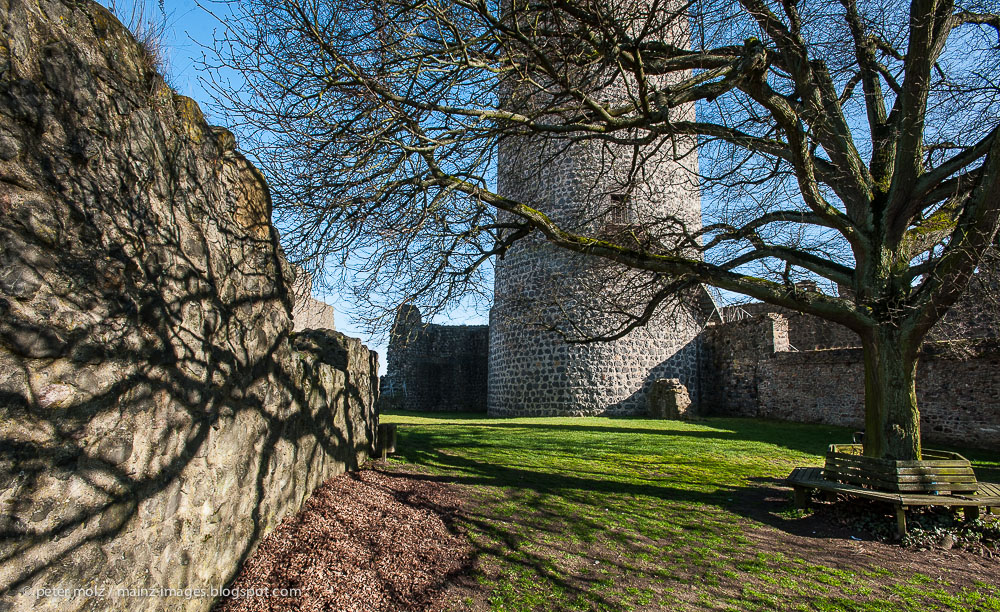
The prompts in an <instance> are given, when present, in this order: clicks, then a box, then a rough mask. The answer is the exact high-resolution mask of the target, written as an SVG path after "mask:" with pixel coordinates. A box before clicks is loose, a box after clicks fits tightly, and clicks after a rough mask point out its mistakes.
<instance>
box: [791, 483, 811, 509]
mask: <svg viewBox="0 0 1000 612" xmlns="http://www.w3.org/2000/svg"><path fill="white" fill-rule="evenodd" d="M794 490H795V508H796V509H798V510H805V509H806V508H807V507H808V506H809V489H807V488H805V487H794Z"/></svg>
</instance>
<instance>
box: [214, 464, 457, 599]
mask: <svg viewBox="0 0 1000 612" xmlns="http://www.w3.org/2000/svg"><path fill="white" fill-rule="evenodd" d="M459 504H460V502H459V498H458V496H457V495H456V494H455V492H454V490H453V489H451V488H450V487H448V486H445V485H442V484H440V483H436V482H433V481H427V480H422V479H419V478H414V477H412V475H407V474H388V473H385V472H381V471H377V470H371V469H365V470H361V471H360V472H356V473H349V474H342V475H341V476H337V477H336V478H332V479H330V480H328V481H327V482H325V483H324V484H323V485H322V486H320V487H319V488H317V489H316V490H315V491H314V492H313V494H312V496H311V497H310V498H309V499H308V500H307V501H306V503H305V505H304V506H303V507H302V510H301V511H299V512H298V513H297V514H295V515H293V516H289V517H286V518H285V519H284V520H283V521H282V522H281V524H280V525H279V526H278V527H277V528H276V529H275V530H274V531H273V532H272V533H271V534H270V535H269V536H268V537H267V538H265V539H264V541H263V542H261V545H260V546H259V547H258V549H257V550H256V551H255V552H254V553H253V554H252V555H250V557H249V558H248V559H247V560H246V562H245V563H244V564H243V567H242V569H241V570H240V572H239V574H238V575H237V577H236V580H235V581H234V582H233V583H232V584H231V585H230V586H229V589H230V590H235V591H237V592H239V593H241V594H243V596H241V597H228V598H226V599H222V600H221V601H219V603H218V604H217V605H216V606H215V608H214V611H215V612H262V611H267V612H278V611H282V612H283V611H292V610H296V611H299V610H301V611H314V610H315V611H319V610H324V611H326V610H336V611H338V612H340V611H344V612H348V611H357V612H375V611H382V610H386V611H388V610H393V611H396V610H433V609H436V608H437V607H438V600H439V599H440V597H441V595H442V592H443V590H444V589H445V588H446V587H447V585H448V584H449V583H450V582H451V581H452V580H453V579H455V578H456V577H458V576H461V575H463V574H465V573H467V572H468V570H469V568H470V567H471V565H472V558H473V556H472V547H471V545H470V544H469V542H468V540H467V538H465V537H464V536H463V535H462V534H460V533H457V532H456V531H455V529H454V527H453V526H452V524H451V523H452V519H453V518H454V516H455V514H456V513H457V511H458V508H459ZM282 588H286V589H300V590H301V593H300V594H298V595H297V596H294V597H280V596H277V597H275V596H260V595H257V593H260V592H262V590H263V589H266V590H267V592H269V593H270V592H272V591H271V590H272V589H282ZM248 590H251V592H252V593H253V595H251V596H247V595H246V593H247V591H248Z"/></svg>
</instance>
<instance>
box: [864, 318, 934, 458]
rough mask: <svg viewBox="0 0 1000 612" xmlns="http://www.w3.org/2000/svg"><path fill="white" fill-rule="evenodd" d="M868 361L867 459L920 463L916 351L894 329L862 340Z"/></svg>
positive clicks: (882, 328)
mask: <svg viewBox="0 0 1000 612" xmlns="http://www.w3.org/2000/svg"><path fill="white" fill-rule="evenodd" d="M862 346H863V347H864V358H865V442H864V446H865V451H864V452H865V455H866V456H868V457H878V458H886V459H899V460H913V459H920V412H919V411H918V410H917V391H916V385H915V377H916V372H917V348H916V347H914V346H912V345H911V342H908V341H907V340H906V339H904V335H903V334H902V333H901V332H900V331H899V330H898V329H897V328H895V327H891V326H887V325H886V326H879V327H876V328H875V329H873V330H872V331H871V332H870V333H868V334H865V335H864V337H863V338H862Z"/></svg>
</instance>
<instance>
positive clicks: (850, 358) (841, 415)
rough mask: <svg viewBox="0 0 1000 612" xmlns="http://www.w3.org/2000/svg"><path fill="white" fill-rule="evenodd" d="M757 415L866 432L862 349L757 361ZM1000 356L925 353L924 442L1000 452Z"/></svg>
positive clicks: (921, 369)
mask: <svg viewBox="0 0 1000 612" xmlns="http://www.w3.org/2000/svg"><path fill="white" fill-rule="evenodd" d="M759 368H760V369H759V374H758V375H759V383H758V391H759V394H760V397H759V409H758V413H757V416H761V417H765V418H773V419H780V420H786V421H803V422H811V423H828V424H831V425H844V426H847V427H856V428H861V429H863V428H864V362H863V360H862V355H861V349H840V350H829V351H808V352H799V353H775V354H773V355H771V356H770V357H769V358H766V359H762V360H761V361H760V364H759ZM998 372H1000V351H997V350H995V349H989V350H985V351H981V352H979V353H978V354H975V355H973V356H963V357H962V358H955V357H949V356H947V355H927V354H925V355H923V356H922V357H921V359H920V363H919V365H918V367H917V405H918V406H919V407H920V426H921V431H922V433H923V437H924V440H925V441H927V442H947V443H953V444H961V445H963V446H964V445H968V446H978V447H981V448H992V449H1000V377H998V376H997V373H998Z"/></svg>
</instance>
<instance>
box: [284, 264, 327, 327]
mask: <svg viewBox="0 0 1000 612" xmlns="http://www.w3.org/2000/svg"><path fill="white" fill-rule="evenodd" d="M293 268H294V271H295V281H294V282H293V283H292V302H293V303H292V326H293V328H294V330H295V331H297V332H300V331H303V330H306V329H329V330H335V329H337V323H336V321H335V320H334V310H333V306H331V305H329V304H327V303H326V302H322V301H320V300H317V299H316V298H314V297H313V295H312V284H313V281H312V275H310V274H309V273H308V272H306V271H305V269H303V268H302V267H300V266H293Z"/></svg>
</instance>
